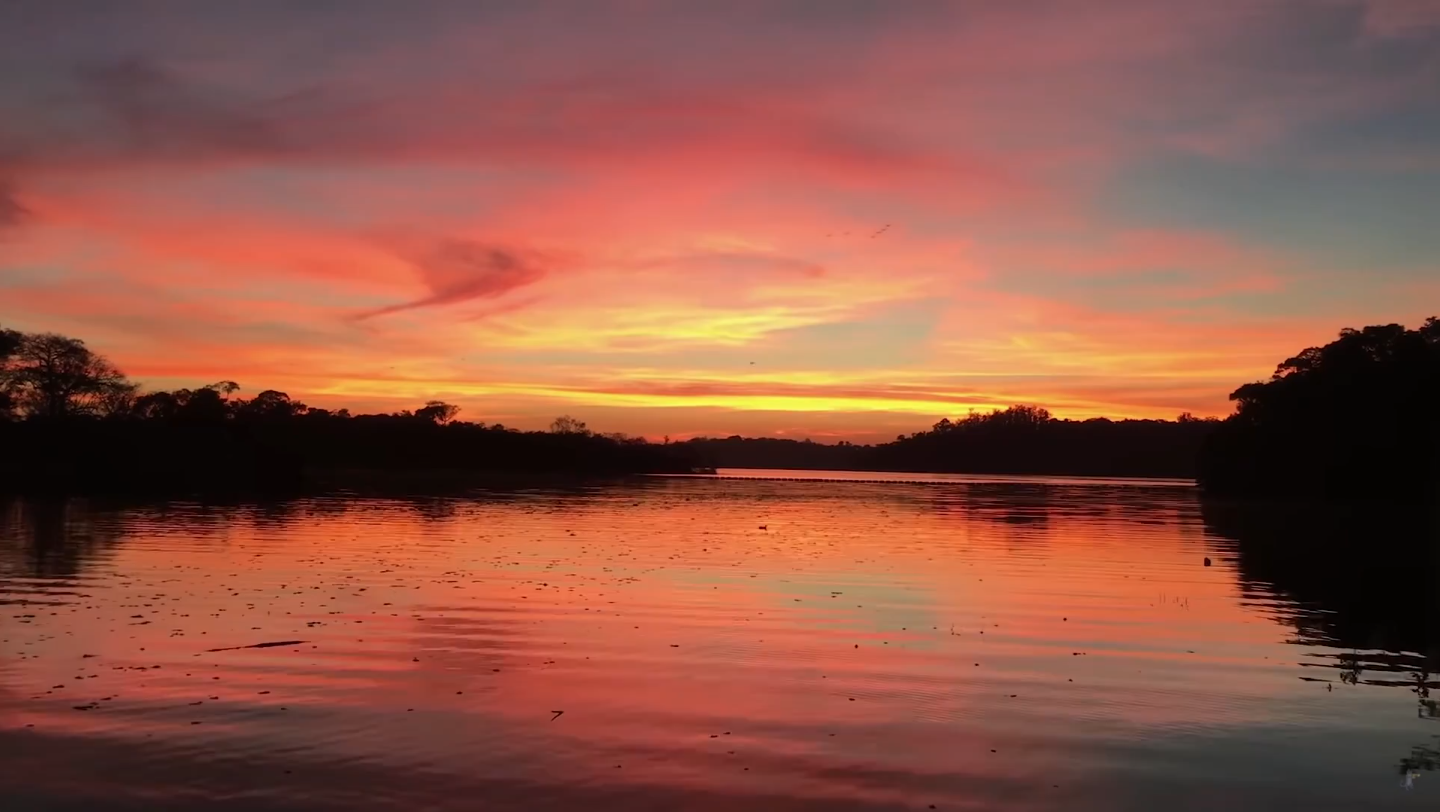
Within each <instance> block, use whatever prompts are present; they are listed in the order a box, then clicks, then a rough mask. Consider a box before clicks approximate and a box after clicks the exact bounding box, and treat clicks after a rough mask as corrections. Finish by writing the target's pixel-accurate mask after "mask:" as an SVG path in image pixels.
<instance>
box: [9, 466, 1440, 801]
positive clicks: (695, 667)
mask: <svg viewBox="0 0 1440 812" xmlns="http://www.w3.org/2000/svg"><path fill="white" fill-rule="evenodd" d="M721 473H722V474H728V475H731V476H737V475H738V476H749V477H755V476H757V475H756V474H754V473H749V474H745V473H743V472H733V471H729V472H721ZM764 475H765V476H771V477H783V476H787V475H789V476H792V477H795V478H801V477H813V476H815V472H788V473H787V472H769V473H768V474H764ZM823 476H824V477H825V478H826V480H827V481H777V480H774V479H762V478H750V479H710V478H703V477H699V478H697V477H657V478H651V479H646V480H641V481H632V482H626V483H621V484H614V485H601V486H593V487H576V488H569V489H538V490H527V491H514V492H491V493H477V494H471V495H467V496H464V497H456V498H440V497H405V498H374V497H366V498H360V497H353V496H343V495H341V496H329V497H316V498H308V499H299V500H295V501H290V502H284V503H277V504H254V503H235V504H214V503H190V502H170V503H131V504H110V503H106V502H103V501H90V502H86V501H82V500H72V501H70V502H68V503H59V502H35V501H30V502H26V501H15V500H11V501H4V500H0V799H5V800H4V802H3V803H0V807H3V808H4V809H5V810H7V812H9V810H29V809H46V810H50V809H77V810H78V809H85V810H112V809H135V810H141V809H144V810H152V809H179V808H200V807H203V808H207V809H237V810H238V809H245V810H267V809H297V810H298V809H306V810H313V809H321V810H342V809H343V810H355V809H367V810H368V809H386V810H388V809H394V810H414V809H432V810H470V809H481V808H483V809H525V810H574V809H596V810H599V809H605V810H609V809H615V810H674V809H685V810H722V809H723V810H733V809H736V808H739V807H740V805H746V806H747V807H748V808H751V809H765V810H770V809H774V810H799V809H806V810H822V809H823V810H881V809H884V810H891V809H894V810H901V809H918V810H925V809H930V808H934V809H942V810H980V809H985V810H988V809H995V810H1062V809H1064V810H1070V811H1071V812H1073V811H1074V810H1085V811H1088V810H1146V811H1147V812H1148V811H1149V810H1156V809H1166V810H1192V809H1193V810H1215V809H1226V810H1273V809H1303V810H1356V809H1366V810H1410V809H1413V810H1419V809H1426V810H1433V809H1435V808H1437V804H1440V774H1437V773H1434V772H1433V770H1434V769H1435V767H1436V766H1437V762H1440V719H1436V718H1435V706H1434V705H1433V704H1429V698H1430V690H1431V688H1432V687H1440V686H1435V684H1434V683H1433V682H1432V681H1431V680H1432V674H1431V672H1432V671H1434V670H1435V668H1436V662H1437V659H1436V656H1435V653H1434V652H1435V650H1436V646H1435V637H1434V634H1435V632H1434V629H1435V624H1434V619H1435V618H1436V617H1437V614H1440V613H1437V612H1436V606H1437V594H1436V589H1435V584H1436V583H1437V581H1440V578H1437V574H1440V567H1437V565H1436V563H1435V561H1434V554H1433V552H1432V553H1431V554H1430V555H1429V557H1426V556H1424V555H1420V556H1418V557H1417V556H1415V555H1413V554H1406V555H1401V554H1391V553H1386V552H1384V550H1385V549H1389V548H1388V547H1387V544H1386V543H1387V541H1388V540H1392V539H1395V538H1398V537H1400V536H1403V535H1404V534H1407V533H1421V534H1424V533H1429V532H1433V531H1431V530H1429V529H1427V528H1426V527H1425V526H1424V525H1422V524H1411V523H1407V522H1406V521H1404V520H1401V519H1397V518H1396V517H1394V516H1393V515H1389V514H1386V515H1378V514H1377V515H1376V516H1370V517H1363V516H1362V517H1359V518H1356V517H1350V519H1347V520H1337V519H1334V518H1332V517H1328V516H1314V515H1308V514H1295V513H1290V514H1286V513H1282V512H1278V511H1262V510H1258V509H1248V508H1239V507H1215V506H1209V505H1202V503H1201V501H1200V499H1199V497H1198V495H1197V493H1196V492H1195V489H1194V488H1192V487H1186V486H1185V485H1184V483H1174V482H1145V481H1124V480H1106V481H1087V480H1075V479H1035V480H1027V479H1025V478H1016V477H1006V478H993V479H987V478H984V477H961V478H953V479H951V478H943V477H942V478H928V479H930V480H932V481H927V482H918V481H894V482H878V481H866V482H852V481H845V480H847V479H856V478H859V479H866V480H876V479H883V478H884V477H877V475H874V474H859V475H845V474H835V473H833V472H831V473H826V474H823ZM895 479H899V480H906V479H909V480H915V479H921V480H924V479H927V478H926V477H918V478H916V477H905V476H901V477H896V478H895ZM936 479H940V480H950V481H934V480H936ZM1351 536H1355V537H1358V538H1361V542H1360V543H1359V544H1355V545H1352V546H1351V549H1352V550H1354V552H1351V553H1348V554H1346V555H1343V556H1317V555H1316V554H1315V553H1314V550H1315V548H1316V546H1317V545H1325V544H1330V543H1335V542H1336V541H1337V540H1343V539H1345V538H1349V537H1351ZM1417 546H1423V545H1417ZM1430 549H1431V550H1432V551H1433V549H1434V544H1433V537H1430ZM1207 558H1208V559H1210V561H1211V566H1206V563H1205V561H1206V559H1207ZM265 644H275V645H265ZM1437 696H1440V694H1437ZM1407 783H1409V784H1410V786H1409V787H1408V788H1407V787H1406V786H1405V785H1406V784H1407Z"/></svg>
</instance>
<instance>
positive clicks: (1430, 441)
mask: <svg viewBox="0 0 1440 812" xmlns="http://www.w3.org/2000/svg"><path fill="white" fill-rule="evenodd" d="M1230 399H1231V400H1233V401H1235V403H1236V411H1235V414H1234V415H1232V416H1231V417H1230V418H1228V419H1227V420H1226V421H1225V423H1224V425H1223V426H1222V427H1221V430H1220V431H1217V432H1216V433H1215V435H1214V436H1213V437H1212V439H1211V441H1210V442H1209V443H1208V444H1207V445H1206V447H1205V449H1204V454H1203V457H1202V462H1201V470H1200V480H1201V484H1202V485H1203V486H1204V487H1205V489H1206V491H1207V492H1209V493H1211V494H1216V495H1230V496H1285V497H1295V498H1306V499H1348V498H1391V497H1398V498H1402V499H1409V498H1417V497H1418V498H1428V497H1432V496H1433V495H1434V488H1435V483H1436V482H1437V480H1440V476H1437V470H1436V465H1437V462H1436V460H1437V455H1440V322H1437V320H1436V319H1434V318H1431V319H1429V320H1427V321H1426V322H1425V324H1424V326H1422V327H1421V328H1419V329H1418V330H1407V329H1405V328H1404V327H1403V326H1401V325H1398V324H1388V325H1376V326H1371V327H1366V328H1364V329H1363V330H1353V329H1348V328H1347V329H1345V330H1342V331H1341V332H1340V336H1339V338H1337V339H1336V340H1335V341H1332V342H1331V343H1329V344H1326V345H1325V346H1323V347H1310V348H1308V349H1305V350H1303V351H1301V352H1300V353H1298V354H1296V355H1295V356H1294V357H1292V358H1288V359H1286V360H1285V361H1283V362H1282V363H1281V364H1280V365H1279V366H1277V367H1276V369H1275V372H1274V374H1273V375H1271V377H1270V379H1269V380H1268V381H1262V382H1257V383H1248V384H1245V385H1244V386H1241V387H1240V388H1238V389H1236V390H1235V391H1234V392H1233V393H1232V394H1231V395H1230Z"/></svg>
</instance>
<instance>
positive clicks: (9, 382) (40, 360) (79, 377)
mask: <svg viewBox="0 0 1440 812" xmlns="http://www.w3.org/2000/svg"><path fill="white" fill-rule="evenodd" d="M5 341H6V343H10V342H12V341H14V339H13V338H11V337H9V336H7V338H6V339H5ZM3 380H4V383H5V388H6V390H7V391H8V392H9V396H10V399H11V400H12V401H13V403H14V404H15V405H16V406H18V407H19V409H20V410H21V411H22V412H24V413H26V414H28V415H31V416H34V417H48V418H64V417H74V416H80V415H100V416H103V415H109V414H114V413H117V412H123V411H126V410H128V408H129V407H130V402H131V399H132V398H133V396H134V394H135V391H136V388H137V387H136V386H135V385H134V384H132V383H130V382H129V381H128V380H126V378H125V376H124V375H123V374H122V373H121V372H120V371H119V370H118V369H116V368H115V367H114V365H112V364H111V363H110V362H109V361H107V360H106V359H105V358H103V357H102V356H100V355H98V354H96V353H94V352H92V351H91V350H90V348H88V347H86V346H85V342H83V341H81V340H79V339H75V338H69V337H66V336H62V335H56V334H55V333H39V334H34V335H25V334H22V335H21V336H20V337H19V339H18V342H17V343H16V344H15V346H14V348H13V349H12V350H11V351H10V353H9V358H8V359H7V360H5V362H4V372H3Z"/></svg>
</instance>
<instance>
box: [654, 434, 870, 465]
mask: <svg viewBox="0 0 1440 812" xmlns="http://www.w3.org/2000/svg"><path fill="white" fill-rule="evenodd" d="M682 445H685V446H688V447H689V448H691V449H693V450H694V452H695V455H696V457H697V458H698V459H700V460H701V461H702V462H703V463H704V465H706V466H707V467H710V468H796V469H802V470H810V471H863V470H866V464H867V462H868V461H867V460H866V456H865V455H866V454H867V453H868V452H869V451H871V448H870V447H869V446H858V445H851V444H850V443H839V444H836V445H829V444H826V443H815V442H811V441H809V440H783V439H780V438H777V437H741V436H739V435H734V436H731V437H725V438H718V437H717V438H711V437H699V438H696V439H694V440H686V441H685V442H684V443H683V444H682Z"/></svg>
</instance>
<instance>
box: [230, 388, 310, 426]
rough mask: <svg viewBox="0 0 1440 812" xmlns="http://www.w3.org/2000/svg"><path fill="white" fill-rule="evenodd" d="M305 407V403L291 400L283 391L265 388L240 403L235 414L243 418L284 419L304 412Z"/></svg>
mask: <svg viewBox="0 0 1440 812" xmlns="http://www.w3.org/2000/svg"><path fill="white" fill-rule="evenodd" d="M307 408H308V407H306V405H305V404H303V403H301V402H299V401H296V400H291V399H290V396H289V395H287V394H285V393H284V392H277V391H276V390H274V389H266V390H265V391H264V392H261V393H260V394H258V395H256V396H255V397H254V398H252V399H250V400H248V401H245V402H243V403H241V404H240V406H239V408H238V409H237V411H236V415H237V416H238V417H240V418H241V419H244V420H285V419H288V418H291V417H295V416H296V415H300V414H304V413H305V410H306V409H307Z"/></svg>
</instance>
